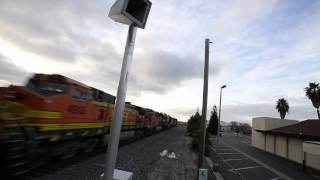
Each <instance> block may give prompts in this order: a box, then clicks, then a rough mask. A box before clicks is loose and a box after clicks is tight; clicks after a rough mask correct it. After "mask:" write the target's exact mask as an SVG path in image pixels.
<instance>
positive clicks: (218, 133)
mask: <svg viewBox="0 0 320 180" xmlns="http://www.w3.org/2000/svg"><path fill="white" fill-rule="evenodd" d="M221 98H222V87H221V88H220V103H219V117H218V129H217V141H218V143H219V136H220V116H221Z"/></svg>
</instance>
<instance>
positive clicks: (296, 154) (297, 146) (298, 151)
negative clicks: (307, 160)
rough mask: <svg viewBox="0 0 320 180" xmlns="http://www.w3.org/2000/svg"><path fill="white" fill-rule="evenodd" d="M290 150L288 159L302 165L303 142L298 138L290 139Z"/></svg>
mask: <svg viewBox="0 0 320 180" xmlns="http://www.w3.org/2000/svg"><path fill="white" fill-rule="evenodd" d="M288 141H289V146H288V147H289V150H288V159H290V160H292V161H296V162H298V163H302V160H303V152H302V140H300V139H296V138H289V140H288Z"/></svg>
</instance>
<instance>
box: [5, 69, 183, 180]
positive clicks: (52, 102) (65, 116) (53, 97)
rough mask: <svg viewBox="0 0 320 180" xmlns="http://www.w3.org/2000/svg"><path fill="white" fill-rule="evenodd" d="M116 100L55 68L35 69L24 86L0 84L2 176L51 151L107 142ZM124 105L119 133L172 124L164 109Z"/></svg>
mask: <svg viewBox="0 0 320 180" xmlns="http://www.w3.org/2000/svg"><path fill="white" fill-rule="evenodd" d="M115 100H116V99H115V97H114V96H112V95H111V94H108V93H106V92H104V91H101V90H99V89H96V88H93V87H90V86H87V85H85V84H83V83H81V82H78V81H75V80H72V79H70V78H68V77H65V76H62V75H56V74H54V75H48V74H35V75H34V76H33V77H32V78H31V79H30V80H29V82H28V83H27V84H26V86H14V85H11V86H9V87H7V88H0V143H1V144H0V145H1V152H0V158H1V159H0V160H1V169H2V171H1V172H3V174H2V176H1V177H2V178H3V177H6V176H8V175H10V176H16V175H20V174H23V173H25V172H27V171H29V170H30V169H32V168H34V167H36V166H37V165H39V164H41V163H43V162H45V161H46V160H49V159H51V158H52V157H57V156H68V155H72V154H75V153H77V152H79V151H82V150H84V151H87V150H88V149H89V150H90V149H92V148H95V147H97V146H102V145H107V143H108V134H109V131H110V125H111V120H112V114H113V109H114V103H115ZM125 106H126V107H125V111H124V116H123V124H122V130H121V131H122V132H121V138H130V137H132V136H134V137H137V138H141V137H145V136H148V135H152V134H153V133H155V132H157V131H160V130H163V129H167V128H170V127H173V126H175V125H176V124H177V119H175V118H172V117H171V116H169V115H166V114H162V113H158V112H155V111H153V110H151V109H147V108H143V107H140V106H136V105H133V104H131V103H126V105H125ZM3 170H4V171H3Z"/></svg>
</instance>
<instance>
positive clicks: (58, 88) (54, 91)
mask: <svg viewBox="0 0 320 180" xmlns="http://www.w3.org/2000/svg"><path fill="white" fill-rule="evenodd" d="M26 87H27V88H28V89H30V90H32V91H34V92H37V93H39V94H41V95H43V96H54V95H60V94H64V93H65V92H66V91H67V90H68V85H67V84H64V83H58V82H50V81H43V80H30V81H29V82H28V83H27V85H26Z"/></svg>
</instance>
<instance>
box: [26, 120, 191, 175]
mask: <svg viewBox="0 0 320 180" xmlns="http://www.w3.org/2000/svg"><path fill="white" fill-rule="evenodd" d="M185 131H186V126H185V125H179V126H177V127H175V128H172V129H170V130H167V131H163V132H160V133H158V134H155V135H153V136H150V137H147V138H144V139H142V140H139V141H136V142H133V143H130V144H128V145H125V146H122V147H120V149H119V153H118V160H117V165H116V166H117V169H121V170H125V171H131V172H133V173H134V177H133V179H134V180H188V179H192V180H194V179H196V162H197V159H196V155H195V154H194V153H193V152H192V151H191V150H190V149H189V145H188V142H189V141H188V139H187V137H186V133H185ZM164 149H167V150H168V151H169V152H174V153H175V154H176V156H177V159H169V158H167V157H161V156H160V155H159V153H160V152H161V151H163V150H164ZM65 161H68V160H65ZM104 161H105V153H104V152H103V153H99V154H95V155H93V156H90V157H87V158H86V159H85V160H80V161H79V162H75V163H71V164H70V165H68V166H66V167H63V168H61V167H60V168H59V167H57V169H54V170H53V169H52V167H50V169H49V170H48V171H46V170H44V171H41V173H37V174H36V175H33V176H32V177H29V178H27V179H28V180H95V179H97V180H98V179H99V175H100V174H101V173H102V172H103V169H104Z"/></svg>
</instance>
